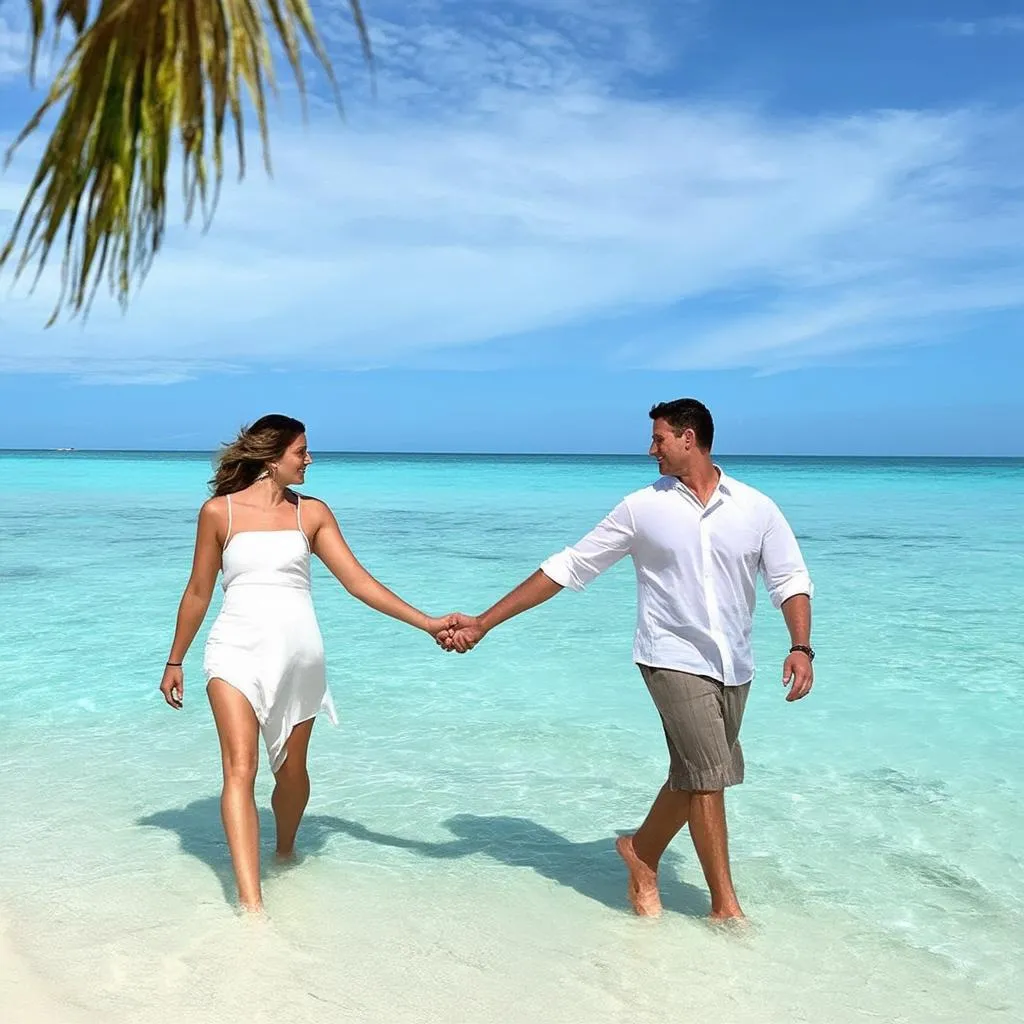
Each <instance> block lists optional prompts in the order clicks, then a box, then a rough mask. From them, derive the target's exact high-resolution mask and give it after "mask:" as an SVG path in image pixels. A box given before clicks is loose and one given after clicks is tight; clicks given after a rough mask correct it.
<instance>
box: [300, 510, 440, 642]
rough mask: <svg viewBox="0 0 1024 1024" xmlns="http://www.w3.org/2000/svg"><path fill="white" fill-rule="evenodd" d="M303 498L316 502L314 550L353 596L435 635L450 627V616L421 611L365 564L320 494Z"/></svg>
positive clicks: (312, 545) (375, 609) (379, 610)
mask: <svg viewBox="0 0 1024 1024" xmlns="http://www.w3.org/2000/svg"><path fill="white" fill-rule="evenodd" d="M302 501H303V503H304V504H305V503H309V504H310V505H314V503H315V508H316V520H315V522H316V529H315V532H314V534H313V539H312V543H311V547H312V549H313V554H315V555H316V556H317V557H318V558H319V559H320V561H322V562H323V563H324V565H326V566H327V568H328V569H330V571H331V573H332V574H333V575H334V576H335V577H336V579H337V580H338V582H339V583H340V584H341V585H342V586H343V587H344V588H345V589H346V590H347V591H348V592H349V593H350V594H351V595H352V596H353V597H355V598H358V600H360V601H362V602H363V604H365V605H368V606H369V607H370V608H372V609H374V611H378V612H383V613H384V614H385V615H390V616H391V618H393V619H398V620H399V621H400V622H405V623H408V624H409V625H410V626H415V627H416V628H417V629H422V630H423V631H424V632H426V633H429V634H430V635H431V636H436V635H437V634H438V633H439V632H441V630H442V629H447V628H448V626H449V625H450V622H451V617H450V616H448V617H445V618H440V619H438V618H432V617H431V616H429V615H427V614H425V613H424V612H421V611H420V610H419V609H418V608H414V607H413V606H412V605H411V604H407V603H406V602H405V601H403V600H402V599H401V598H400V597H399V596H398V595H397V594H394V593H392V592H391V591H390V590H388V588H387V587H385V586H384V584H383V583H379V582H378V581H377V580H375V579H374V578H373V576H371V575H370V574H369V573H368V572H367V571H366V569H364V568H363V566H362V565H361V564H360V562H359V560H358V559H357V558H356V556H355V555H354V554H352V549H351V548H350V547H349V546H348V544H347V543H346V541H345V538H344V537H343V536H342V535H341V529H340V528H339V526H338V521H337V520H336V519H335V518H334V513H333V512H331V510H330V509H329V508H328V507H327V506H326V505H325V504H324V503H323V502H322V501H319V500H317V499H316V498H303V499H302Z"/></svg>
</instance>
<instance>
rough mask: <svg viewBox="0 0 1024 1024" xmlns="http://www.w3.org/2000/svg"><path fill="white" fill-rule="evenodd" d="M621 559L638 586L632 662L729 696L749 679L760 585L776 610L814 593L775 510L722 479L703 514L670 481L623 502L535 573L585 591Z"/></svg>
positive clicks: (748, 490)
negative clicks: (713, 682)
mask: <svg viewBox="0 0 1024 1024" xmlns="http://www.w3.org/2000/svg"><path fill="white" fill-rule="evenodd" d="M626 555H630V556H631V557H632V559H633V565H634V568H635V569H636V580H637V625H636V637H635V640H634V643H633V660H634V661H636V662H637V663H638V664H640V665H650V666H652V667H654V668H671V669H677V670H680V671H683V672H693V673H695V674H697V675H704V676H710V677H712V678H713V679H717V680H719V681H720V682H723V683H725V684H726V685H727V686H737V685H740V684H743V683H746V682H749V681H750V680H751V679H752V678H753V675H754V661H753V654H752V651H751V644H750V630H751V623H752V619H753V614H754V604H755V596H756V584H757V577H758V575H760V576H761V577H762V578H763V579H764V582H765V585H766V586H767V588H768V596H769V597H770V598H771V601H772V604H773V605H775V607H776V608H779V607H781V605H782V603H783V602H784V601H786V600H788V599H789V598H791V597H793V596H795V595H796V594H806V595H807V596H808V597H810V596H812V595H813V592H814V588H813V584H812V583H811V578H810V576H809V575H808V573H807V567H806V565H805V564H804V560H803V556H802V555H801V553H800V546H799V545H798V544H797V540H796V537H795V536H794V534H793V531H792V529H791V528H790V526H789V523H787V522H786V520H785V518H784V517H783V515H782V513H781V512H780V511H779V509H778V507H777V506H776V504H775V503H774V502H773V501H772V500H771V499H770V498H768V497H767V496H766V495H764V494H762V493H761V492H760V491H757V490H755V489H754V488H753V487H748V486H747V485H746V484H742V483H740V482H739V481H738V480H734V479H732V478H731V477H729V476H726V474H725V473H722V474H721V478H720V479H719V482H718V486H717V487H716V488H715V490H714V493H713V494H712V495H711V497H710V499H709V500H708V503H707V505H701V503H700V501H699V500H698V499H697V496H696V495H695V494H694V493H693V492H692V491H691V490H690V489H689V488H688V487H686V486H685V485H684V484H682V483H681V482H680V481H679V480H678V479H676V478H675V477H668V476H666V477H661V478H659V479H658V480H656V481H655V482H654V483H653V484H651V485H650V486H648V487H644V488H643V489H642V490H639V491H635V492H634V493H633V494H630V495H628V496H627V497H626V498H624V499H623V500H622V501H621V502H620V503H619V504H618V505H617V506H616V507H615V508H614V509H612V511H611V512H609V513H608V515H607V516H605V518H604V519H603V520H602V521H601V522H600V523H598V525H597V526H595V527H594V529H593V530H591V531H590V533H588V534H587V535H586V536H585V537H584V538H583V539H582V540H580V541H579V543H577V544H574V545H573V546H572V547H568V548H565V549H564V550H563V551H560V552H559V553H558V554H556V555H552V556H551V557H550V558H549V559H547V561H545V562H544V563H543V565H541V571H542V572H543V573H544V574H545V575H546V576H547V577H549V578H550V579H552V580H553V581H554V582H555V583H558V584H559V585H561V586H563V587H569V588H570V589H572V590H582V589H583V588H584V587H585V586H586V585H587V584H588V583H590V582H591V580H593V579H594V578H595V577H596V576H597V575H598V574H599V573H601V572H603V571H604V570H605V569H607V568H609V566H612V565H614V564H615V563H616V562H617V561H619V559H621V558H623V557H625V556H626Z"/></svg>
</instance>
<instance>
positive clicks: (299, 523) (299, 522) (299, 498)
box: [295, 494, 313, 552]
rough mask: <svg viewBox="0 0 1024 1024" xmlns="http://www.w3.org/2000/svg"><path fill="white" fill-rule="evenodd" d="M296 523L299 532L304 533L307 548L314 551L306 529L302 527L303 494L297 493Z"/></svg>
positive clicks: (303, 537)
mask: <svg viewBox="0 0 1024 1024" xmlns="http://www.w3.org/2000/svg"><path fill="white" fill-rule="evenodd" d="M295 524H296V526H298V528H299V533H301V534H302V539H303V540H304V541H305V542H306V550H307V551H309V552H312V550H313V549H312V548H311V547H310V546H309V538H308V537H307V536H306V531H305V530H304V529H303V528H302V495H301V494H296V495H295Z"/></svg>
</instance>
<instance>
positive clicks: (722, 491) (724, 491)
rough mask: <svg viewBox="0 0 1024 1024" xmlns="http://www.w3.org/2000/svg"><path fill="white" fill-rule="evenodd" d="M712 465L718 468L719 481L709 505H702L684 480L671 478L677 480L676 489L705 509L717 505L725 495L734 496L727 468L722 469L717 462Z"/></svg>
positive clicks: (709, 499)
mask: <svg viewBox="0 0 1024 1024" xmlns="http://www.w3.org/2000/svg"><path fill="white" fill-rule="evenodd" d="M712 465H713V466H714V467H715V469H717V470H718V483H717V484H716V485H715V489H714V490H713V491H712V492H711V496H710V497H709V498H708V503H707V505H703V506H702V505H701V504H700V502H699V501H698V500H697V496H696V495H695V494H694V493H693V491H691V490H690V488H689V487H687V486H686V484H684V483H683V481H682V480H680V479H679V478H678V477H671V478H670V479H671V480H673V481H674V482H675V486H676V490H677V491H679V493H680V494H683V495H685V496H686V497H687V498H689V499H690V501H692V502H693V503H694V504H695V505H697V506H699V507H701V508H703V509H704V510H705V511H707V510H708V509H711V508H713V507H714V506H715V505H717V504H718V502H719V501H721V500H722V496H723V495H725V496H727V497H732V479H731V477H729V476H728V475H727V474H726V472H725V470H724V469H722V467H721V466H720V465H718V463H717V462H713V463H712Z"/></svg>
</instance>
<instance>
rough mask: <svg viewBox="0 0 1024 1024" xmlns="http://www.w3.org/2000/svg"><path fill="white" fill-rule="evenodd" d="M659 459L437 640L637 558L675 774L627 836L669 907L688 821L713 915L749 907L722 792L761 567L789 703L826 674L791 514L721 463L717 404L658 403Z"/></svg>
mask: <svg viewBox="0 0 1024 1024" xmlns="http://www.w3.org/2000/svg"><path fill="white" fill-rule="evenodd" d="M650 416H651V420H652V421H653V424H652V430H651V434H652V440H651V448H650V453H649V454H650V455H652V456H653V457H654V458H656V459H657V460H658V468H659V470H660V472H661V474H662V475H661V477H660V479H658V480H657V481H655V483H653V484H651V485H650V486H649V487H645V488H644V489H643V490H640V491H636V492H635V493H633V494H630V495H629V496H628V497H626V498H625V499H624V500H623V501H622V502H621V503H620V504H619V505H618V506H617V507H616V508H614V509H613V510H612V511H611V512H610V513H609V514H608V516H606V517H605V519H604V520H602V522H600V523H599V524H598V525H597V526H596V527H595V528H594V529H593V530H592V531H591V532H590V533H588V534H587V535H586V536H585V537H584V538H583V539H582V540H581V541H580V542H579V543H578V544H576V545H575V546H574V547H570V548H566V549H565V550H564V551H562V552H560V553H559V554H557V555H553V556H552V557H551V558H549V559H548V560H547V561H546V562H544V563H543V565H542V566H541V567H540V569H539V570H538V571H537V572H535V573H534V574H533V575H532V576H530V577H529V578H528V579H526V580H525V581H524V582H522V583H521V584H520V585H519V586H518V587H516V588H515V589H514V590H512V591H511V592H510V593H508V594H507V595H506V596H505V597H503V598H502V599H501V600H500V601H499V602H498V603H497V604H495V605H494V606H493V607H492V608H490V609H489V610H488V611H486V612H484V613H483V615H480V616H476V617H471V616H460V617H459V618H458V619H457V627H456V628H454V629H451V630H449V631H447V632H445V633H443V634H440V635H439V637H438V643H439V644H441V645H442V646H443V647H445V648H446V649H447V650H452V651H458V652H460V653H464V652H465V651H468V650H470V649H471V648H472V647H474V646H475V645H476V644H477V643H478V642H479V641H480V640H481V638H482V637H483V636H484V635H485V634H486V633H487V632H488V631H489V630H491V629H493V628H494V627H495V626H497V625H498V624H499V623H501V622H504V621H505V620H506V619H509V618H511V617H512V616H513V615H518V614H519V613H520V612H524V611H526V610H527V609H528V608H533V607H535V606H536V605H538V604H541V603H542V602H543V601H547V600H548V599H550V598H552V597H554V596H555V594H557V593H558V592H559V591H561V590H562V589H563V588H565V587H570V588H571V589H573V590H582V589H583V588H584V587H585V586H586V585H587V584H588V583H589V582H590V581H591V580H593V579H594V578H595V577H596V576H597V575H598V574H599V573H601V572H603V571H604V570H605V569H607V568H608V567H609V566H611V565H614V564H615V563H616V562H617V561H618V560H619V559H620V558H622V557H623V556H624V555H630V556H632V558H633V563H634V566H635V569H636V575H637V584H638V586H637V595H638V609H637V628H636V637H635V641H634V646H633V660H634V661H635V662H636V663H637V665H638V667H639V669H640V672H641V674H642V675H643V678H644V682H645V683H646V684H647V687H648V689H649V691H650V693H651V696H652V697H653V699H654V703H655V705H656V706H657V708H658V712H659V714H660V715H661V720H662V725H663V726H664V730H665V738H666V740H667V742H668V749H669V764H670V767H669V776H668V780H667V781H666V783H665V784H664V785H663V786H662V788H661V791H660V792H659V793H658V796H657V797H656V799H655V801H654V803H653V805H652V806H651V809H650V811H649V812H648V814H647V817H646V819H645V820H644V822H643V824H642V825H641V826H640V828H639V829H637V831H636V833H635V834H634V835H632V836H630V835H625V836H622V837H620V838H619V840H618V841H617V843H616V846H617V849H618V852H619V854H620V856H621V857H622V859H623V860H624V861H625V863H626V867H627V869H628V872H629V897H630V901H631V902H632V904H633V908H634V909H635V910H636V912H637V913H638V914H640V915H643V916H655V915H657V914H659V913H660V912H661V900H660V898H659V895H658V880H657V876H658V862H659V860H660V859H661V855H662V854H663V853H664V852H665V849H666V847H667V846H668V844H669V843H670V842H671V841H672V839H673V838H674V837H675V836H676V834H677V833H678V832H679V830H680V829H681V828H682V827H683V826H684V825H685V824H687V823H689V826H690V836H691V838H692V839H693V845H694V847H695V848H696V851H697V856H698V858H699V860H700V864H701V867H702V869H703V871H704V877H705V879H706V880H707V884H708V888H709V889H710V892H711V916H712V917H713V918H720V919H724V918H738V917H742V916H743V911H742V910H741V909H740V905H739V902H738V900H737V898H736V892H735V890H734V888H733V883H732V877H731V873H730V870H729V851H728V837H727V830H726V822H725V799H724V790H725V788H726V787H727V786H733V785H736V784H737V783H740V782H742V781H743V752H742V750H741V748H740V744H739V731H740V723H741V721H742V719H743V708H744V705H745V704H746V700H747V694H748V692H749V690H750V681H751V679H752V678H753V675H754V666H753V660H752V655H751V645H750V629H751V619H752V617H753V611H754V597H755V584H756V577H757V575H758V574H760V575H761V576H762V577H763V579H764V581H765V584H766V586H767V588H768V594H769V597H770V598H771V600H772V603H773V604H774V605H775V607H776V608H781V609H782V614H783V616H784V617H785V620H786V625H787V626H788V628H789V635H790V640H791V644H792V646H791V647H790V650H789V655H788V657H787V658H786V660H785V663H784V665H783V668H782V677H783V679H782V681H783V685H784V686H789V692H788V694H787V697H786V699H787V700H789V701H795V700H800V698H802V697H805V696H806V695H807V693H808V692H809V691H810V689H811V685H812V683H813V680H814V674H813V670H812V668H811V663H812V661H813V660H814V651H813V650H812V649H811V646H810V634H811V601H810V599H811V596H812V593H813V588H812V585H811V580H810V577H809V576H808V574H807V569H806V567H805V565H804V561H803V557H802V556H801V554H800V548H799V546H798V545H797V542H796V538H795V537H794V535H793V531H792V530H791V529H790V527H789V524H788V523H787V522H786V520H785V519H784V518H783V516H782V513H781V512H780V511H779V509H778V508H777V507H776V505H775V504H774V503H773V502H772V501H771V500H770V499H769V498H767V497H766V496H765V495H763V494H761V493H760V492H758V491H756V490H754V489H753V488H752V487H748V486H746V485H745V484H741V483H740V482H739V481H737V480H733V479H732V478H731V477H729V476H727V475H726V474H725V473H723V472H722V470H721V469H720V468H719V467H718V466H716V465H715V464H714V462H713V461H712V458H711V446H712V442H713V440H714V422H713V420H712V418H711V413H710V412H709V411H708V409H707V408H706V407H705V406H704V405H702V404H701V403H700V402H698V401H696V400H695V399H692V398H681V399H678V400H677V401H674V402H663V403H661V404H660V405H656V406H654V408H653V409H651V411H650Z"/></svg>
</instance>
